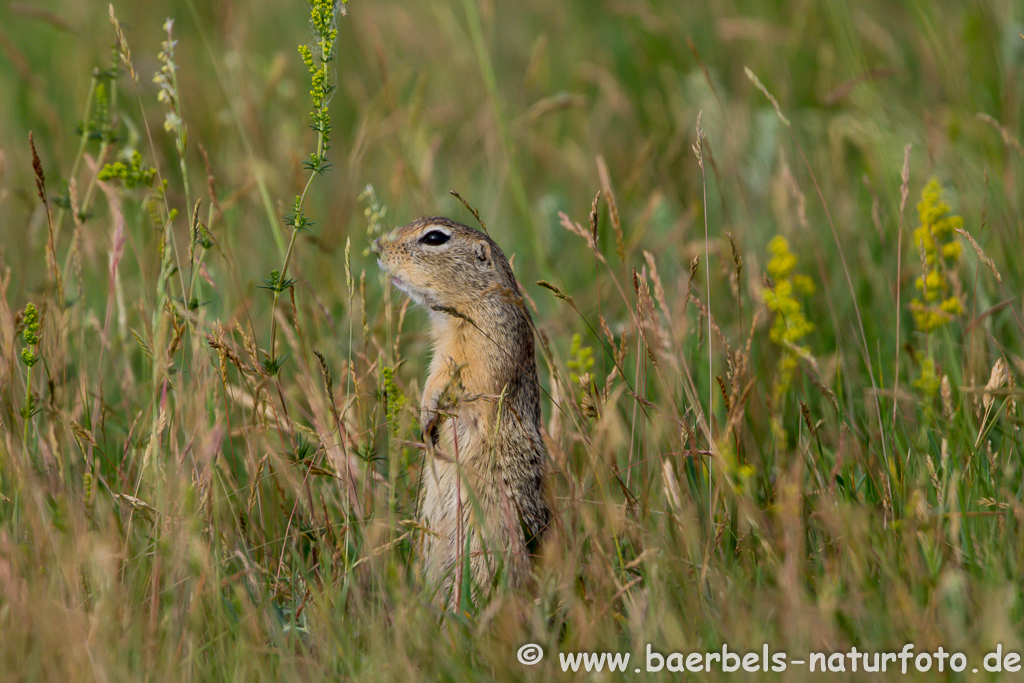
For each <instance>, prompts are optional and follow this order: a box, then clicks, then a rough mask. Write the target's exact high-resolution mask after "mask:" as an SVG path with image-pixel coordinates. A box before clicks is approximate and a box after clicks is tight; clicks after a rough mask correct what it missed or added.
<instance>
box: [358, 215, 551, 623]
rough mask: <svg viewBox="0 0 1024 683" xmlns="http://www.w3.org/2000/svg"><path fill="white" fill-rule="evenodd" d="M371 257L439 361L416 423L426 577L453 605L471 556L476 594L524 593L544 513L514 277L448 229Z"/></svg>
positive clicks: (398, 232) (478, 237) (543, 454)
mask: <svg viewBox="0 0 1024 683" xmlns="http://www.w3.org/2000/svg"><path fill="white" fill-rule="evenodd" d="M373 252H374V253H375V254H377V257H378V258H377V262H378V264H380V267H381V268H382V269H383V270H384V271H386V272H387V273H388V274H389V275H391V277H392V281H393V282H394V284H395V286H397V287H398V288H399V289H401V290H402V291H403V292H405V293H406V294H408V295H409V296H410V297H411V298H412V300H413V301H415V302H416V303H418V304H419V305H421V306H423V307H424V308H426V309H428V310H429V312H430V320H431V326H432V331H431V337H432V341H433V343H434V355H433V358H432V359H431V362H430V374H429V377H428V378H427V383H426V385H425V386H424V389H423V401H422V406H421V413H420V419H421V422H420V424H421V427H422V430H423V440H424V442H425V443H426V444H427V449H426V451H427V458H426V460H425V464H424V468H423V477H422V494H421V498H420V515H421V521H422V523H423V524H424V525H425V526H426V527H427V528H428V529H429V530H430V532H427V533H425V534H424V538H423V543H422V545H421V546H420V547H421V549H422V562H423V569H424V572H425V574H426V577H427V579H428V581H429V582H430V583H432V584H433V585H435V586H437V587H438V588H439V591H440V592H439V595H440V597H441V601H442V602H443V603H444V604H446V605H448V604H450V603H451V602H452V601H454V602H457V600H456V599H455V598H456V597H457V595H458V592H457V591H458V586H459V585H460V581H462V580H463V579H464V577H463V568H464V567H465V566H467V563H466V558H467V552H468V560H469V561H468V567H469V568H470V572H471V575H470V576H471V578H472V580H473V583H472V585H473V594H474V595H479V593H480V591H481V590H487V589H489V588H490V587H491V585H492V584H493V583H494V582H495V581H496V580H497V578H498V574H499V570H501V571H504V572H507V574H508V579H509V583H510V584H511V585H513V586H522V585H523V584H524V583H525V582H526V581H527V579H528V578H529V576H530V572H531V566H532V563H531V561H530V555H531V550H532V549H534V548H536V545H537V542H538V541H539V539H540V538H541V536H542V534H543V533H544V531H545V529H546V528H547V526H548V522H549V518H550V511H549V508H548V505H547V502H546V500H545V495H544V491H543V478H544V470H545V467H546V461H547V449H546V447H545V446H544V441H543V439H542V438H541V435H540V385H539V383H538V382H537V363H536V360H535V358H534V343H533V324H532V322H531V319H530V314H529V313H528V312H527V311H526V308H525V306H524V305H523V298H522V295H521V293H520V290H519V285H518V284H517V283H516V278H515V275H513V273H512V267H511V266H510V265H509V262H508V259H506V258H505V255H504V254H503V253H502V252H501V249H499V248H498V245H497V244H495V243H494V241H493V240H491V238H490V237H488V236H487V235H485V234H484V233H482V232H480V231H478V230H474V229H473V228H469V227H466V226H465V225H461V224H459V223H455V222H454V221H450V220H448V219H446V218H421V219H419V220H417V221H414V222H413V223H410V224H409V225H406V226H404V227H401V228H396V229H395V230H393V231H391V232H390V233H389V234H387V235H384V236H383V237H380V238H379V239H377V240H375V241H374V243H373ZM460 473H461V476H460ZM453 591H454V592H453Z"/></svg>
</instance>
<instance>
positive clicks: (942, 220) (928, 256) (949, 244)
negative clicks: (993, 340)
mask: <svg viewBox="0 0 1024 683" xmlns="http://www.w3.org/2000/svg"><path fill="white" fill-rule="evenodd" d="M917 213H918V216H919V217H920V220H921V225H920V226H919V227H918V228H917V229H916V230H914V244H915V245H916V246H917V247H918V249H920V251H921V255H922V260H923V262H924V273H923V274H922V275H921V277H919V278H917V281H916V282H915V284H916V285H917V289H918V291H919V292H921V297H920V298H915V299H914V300H912V301H911V302H910V310H911V312H912V313H913V314H914V322H915V323H916V324H917V329H919V330H920V331H922V332H925V333H928V332H933V331H934V330H937V329H938V328H940V327H942V326H943V325H945V324H947V323H948V322H949V321H951V320H952V319H953V318H954V317H956V316H957V315H960V314H961V313H963V303H962V302H961V301H960V298H959V297H958V296H957V295H956V294H951V293H950V291H949V290H950V285H951V281H950V276H949V270H948V269H949V268H951V267H952V266H955V265H956V264H957V263H958V262H959V261H960V252H961V249H962V245H961V243H960V242H959V241H958V240H957V239H956V229H957V228H961V227H963V224H964V219H963V218H961V217H960V216H952V215H950V208H949V205H948V204H947V203H946V202H945V200H943V198H942V187H941V186H940V185H939V181H938V180H936V179H935V178H932V179H931V180H929V181H928V184H927V185H925V187H924V190H922V191H921V201H920V202H918V204H917Z"/></svg>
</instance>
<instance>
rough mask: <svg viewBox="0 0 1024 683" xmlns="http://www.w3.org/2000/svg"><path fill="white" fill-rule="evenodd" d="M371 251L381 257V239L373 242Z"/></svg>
mask: <svg viewBox="0 0 1024 683" xmlns="http://www.w3.org/2000/svg"><path fill="white" fill-rule="evenodd" d="M370 251H372V252H373V253H374V254H377V255H378V256H380V238H379V237H378V238H377V239H375V240H374V241H373V244H372V245H371V246H370Z"/></svg>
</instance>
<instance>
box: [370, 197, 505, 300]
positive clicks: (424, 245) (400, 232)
mask: <svg viewBox="0 0 1024 683" xmlns="http://www.w3.org/2000/svg"><path fill="white" fill-rule="evenodd" d="M372 249H373V253H375V254H376V255H377V263H378V264H379V265H380V267H381V268H382V269H383V270H384V271H385V272H387V273H388V274H389V275H391V278H392V281H393V282H394V284H395V286H396V287H398V288H399V289H401V290H402V291H403V292H405V293H406V294H408V295H409V296H410V297H411V298H412V299H413V301H415V302H416V303H418V304H420V305H421V306H424V307H425V308H428V309H430V310H432V311H438V312H451V311H452V310H454V311H459V312H468V311H471V310H473V309H475V308H477V307H478V306H479V305H480V304H481V303H482V302H483V301H485V300H490V299H492V298H494V297H500V298H504V299H507V300H508V301H509V303H512V301H513V300H518V298H519V296H520V294H519V287H518V285H517V284H516V279H515V275H513V273H512V268H511V266H509V263H508V259H506V258H505V255H504V254H503V253H502V252H501V249H499V248H498V245H497V244H495V243H494V241H493V240H492V239H491V238H490V237H488V236H487V235H485V234H484V233H482V232H480V231H479V230H474V229H473V228H470V227H467V226H465V225H462V224H460V223H456V222H455V221H451V220H448V219H447V218H439V217H431V218H420V219H418V220H415V221H413V222H412V223H410V224H409V225H405V226H402V227H400V228H395V229H394V230H392V231H391V232H389V233H388V234H386V235H384V236H382V237H379V238H377V239H376V240H374V242H373V247H372Z"/></svg>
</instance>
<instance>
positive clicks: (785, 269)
mask: <svg viewBox="0 0 1024 683" xmlns="http://www.w3.org/2000/svg"><path fill="white" fill-rule="evenodd" d="M768 252H769V253H770V254H771V255H772V257H771V259H769V261H768V275H770V276H771V278H772V280H773V281H774V283H775V287H774V289H771V290H767V291H766V292H765V293H764V301H765V304H766V305H767V306H768V310H770V311H772V312H773V313H775V314H776V315H775V322H774V323H773V324H772V330H771V332H770V334H769V336H770V337H771V340H772V341H773V342H775V343H776V344H796V342H798V341H799V340H801V339H803V338H804V337H806V336H807V335H808V334H810V333H811V331H812V330H814V324H813V323H811V321H809V320H808V319H807V316H805V315H804V308H803V304H801V303H800V301H799V300H798V299H797V298H796V297H795V296H794V292H799V293H800V294H803V295H810V294H813V293H814V281H813V280H811V278H809V277H807V276H806V275H800V274H794V273H793V270H794V269H795V268H796V256H795V255H794V254H793V252H791V251H790V250H789V242H787V241H786V238H785V237H782V236H781V235H776V236H775V237H773V238H772V241H771V242H769V243H768ZM802 350H804V351H807V350H808V349H806V347H804V348H803V349H802Z"/></svg>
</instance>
